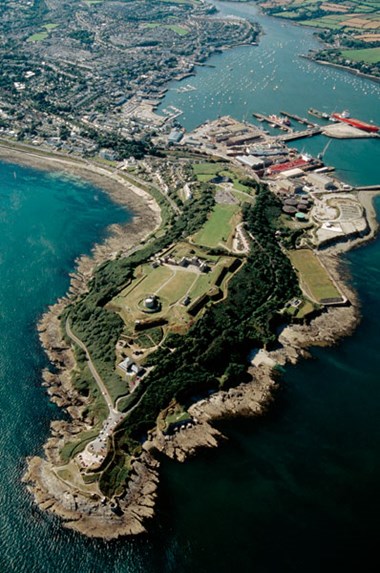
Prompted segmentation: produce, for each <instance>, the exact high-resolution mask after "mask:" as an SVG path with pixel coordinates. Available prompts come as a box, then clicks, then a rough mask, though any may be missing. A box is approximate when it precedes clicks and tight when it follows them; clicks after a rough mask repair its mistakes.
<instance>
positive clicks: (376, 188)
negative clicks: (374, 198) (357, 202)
mask: <svg viewBox="0 0 380 573" xmlns="http://www.w3.org/2000/svg"><path fill="white" fill-rule="evenodd" d="M355 191H380V185H364V186H361V187H355Z"/></svg>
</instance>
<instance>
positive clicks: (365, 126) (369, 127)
mask: <svg viewBox="0 0 380 573" xmlns="http://www.w3.org/2000/svg"><path fill="white" fill-rule="evenodd" d="M331 117H332V118H333V119H336V120H338V121H343V123H347V124H348V125H352V127H356V128H357V129H361V130H362V131H367V132H369V133H377V132H378V131H379V129H380V127H378V126H377V125H373V124H372V123H366V122H365V121H361V120H360V119H355V118H353V117H349V115H348V114H347V112H343V113H333V114H331Z"/></svg>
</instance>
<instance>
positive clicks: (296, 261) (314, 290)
mask: <svg viewBox="0 0 380 573" xmlns="http://www.w3.org/2000/svg"><path fill="white" fill-rule="evenodd" d="M289 257H290V260H291V263H292V265H293V267H294V268H295V269H296V271H297V273H298V275H299V277H300V284H301V287H302V289H303V290H304V292H305V294H306V295H307V296H309V297H310V298H311V299H313V300H315V301H317V302H318V303H323V302H327V299H340V300H341V299H342V296H341V294H340V292H339V291H338V289H337V288H336V287H335V285H334V283H333V282H332V280H331V278H330V276H329V274H328V273H327V271H326V269H325V268H324V267H323V266H322V264H321V262H320V261H319V259H318V257H317V256H316V255H315V254H314V253H313V252H312V251H310V250H309V249H299V250H296V251H290V252H289Z"/></svg>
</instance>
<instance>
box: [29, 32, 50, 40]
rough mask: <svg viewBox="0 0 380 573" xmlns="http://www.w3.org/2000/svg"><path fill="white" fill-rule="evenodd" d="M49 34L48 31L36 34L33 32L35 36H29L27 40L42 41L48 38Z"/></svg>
mask: <svg viewBox="0 0 380 573" xmlns="http://www.w3.org/2000/svg"><path fill="white" fill-rule="evenodd" d="M48 36H49V33H48V32H37V33H36V34H33V36H29V38H28V39H27V40H26V41H27V42H42V40H46V38H47V37H48Z"/></svg>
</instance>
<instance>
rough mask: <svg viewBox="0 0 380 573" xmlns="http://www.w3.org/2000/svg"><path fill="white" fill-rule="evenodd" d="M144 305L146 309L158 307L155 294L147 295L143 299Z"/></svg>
mask: <svg viewBox="0 0 380 573" xmlns="http://www.w3.org/2000/svg"><path fill="white" fill-rule="evenodd" d="M144 306H145V308H147V309H148V310H156V309H157V308H158V299H157V297H156V296H154V295H153V296H148V297H147V298H146V299H145V300H144Z"/></svg>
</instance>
